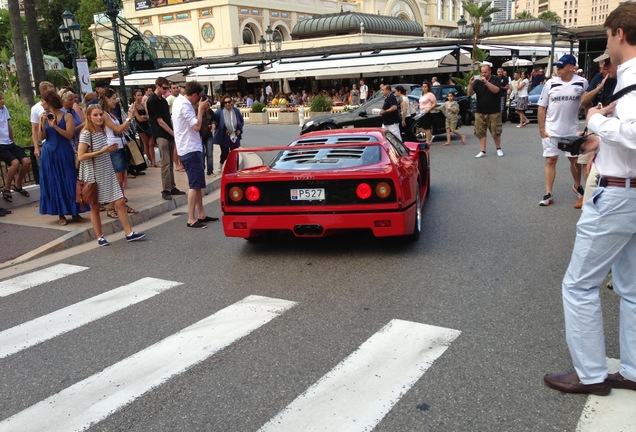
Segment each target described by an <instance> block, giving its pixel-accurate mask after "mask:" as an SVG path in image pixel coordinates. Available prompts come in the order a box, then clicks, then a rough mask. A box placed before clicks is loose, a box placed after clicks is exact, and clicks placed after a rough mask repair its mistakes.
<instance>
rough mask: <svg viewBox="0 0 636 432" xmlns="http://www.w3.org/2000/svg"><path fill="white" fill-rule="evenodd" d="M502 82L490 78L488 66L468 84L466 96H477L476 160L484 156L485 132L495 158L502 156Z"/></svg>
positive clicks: (482, 68)
mask: <svg viewBox="0 0 636 432" xmlns="http://www.w3.org/2000/svg"><path fill="white" fill-rule="evenodd" d="M501 83H502V80H501V79H499V78H498V77H496V76H492V69H491V68H490V66H489V65H483V66H482V67H481V75H479V76H478V77H476V76H473V77H471V78H470V82H469V83H468V96H472V95H474V94H476V95H477V112H476V113H475V136H476V137H477V138H479V145H480V147H481V151H480V152H479V153H477V155H476V156H475V157H476V158H482V157H485V156H486V131H488V130H489V131H490V135H492V139H493V141H495V148H496V149H497V156H499V157H501V156H503V155H504V152H503V150H502V149H501V101H500V95H499V92H500V91H504V90H502V89H501Z"/></svg>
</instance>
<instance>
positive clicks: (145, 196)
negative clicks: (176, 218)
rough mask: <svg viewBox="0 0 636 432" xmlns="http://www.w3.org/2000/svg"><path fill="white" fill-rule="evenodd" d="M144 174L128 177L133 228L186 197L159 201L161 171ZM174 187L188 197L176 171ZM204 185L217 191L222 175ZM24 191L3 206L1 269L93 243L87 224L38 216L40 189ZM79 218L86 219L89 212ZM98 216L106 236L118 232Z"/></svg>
mask: <svg viewBox="0 0 636 432" xmlns="http://www.w3.org/2000/svg"><path fill="white" fill-rule="evenodd" d="M217 154H218V152H216V151H215V159H217V160H218V155H217ZM217 164H218V162H217ZM215 166H216V164H215ZM144 172H145V173H146V175H142V176H137V177H135V178H130V177H129V179H128V186H127V188H126V192H125V193H126V197H127V198H128V205H130V206H131V207H133V208H135V209H136V210H137V211H139V213H137V214H130V215H129V216H130V220H131V222H132V224H133V228H134V226H135V225H139V224H141V223H142V222H146V221H148V220H150V219H152V218H155V217H157V216H159V215H162V214H165V213H168V212H170V211H173V210H174V209H176V208H178V207H181V206H185V205H186V204H187V195H178V196H173V197H172V199H171V200H164V199H163V198H162V197H161V189H162V188H161V169H160V168H148V169H146V170H145V171H144ZM175 183H176V184H177V188H178V189H180V190H182V191H184V192H186V193H187V191H188V178H187V176H186V173H185V172H177V171H175ZM206 184H207V187H206V190H205V192H204V195H207V194H209V193H210V192H212V191H213V190H215V189H218V188H219V187H220V185H221V175H220V174H218V173H217V172H216V171H215V173H214V175H212V176H206ZM25 189H26V190H28V191H29V193H30V194H31V197H30V198H24V197H22V196H21V195H20V194H18V193H15V192H14V193H13V203H12V206H11V207H9V206H8V205H5V204H8V203H6V202H3V203H2V206H3V207H5V208H7V209H10V210H11V212H12V213H11V214H9V215H6V216H5V217H3V218H0V245H1V246H0V268H2V267H5V266H7V265H11V264H16V263H18V262H24V261H27V260H30V259H33V258H37V257H40V256H43V255H46V254H49V253H51V252H57V251H60V250H64V249H67V248H69V247H73V246H77V245H80V244H83V243H86V242H88V241H92V240H95V233H94V231H93V228H92V225H91V223H90V221H89V222H86V223H77V222H71V218H70V217H68V216H67V220H69V223H68V225H66V226H63V227H62V226H59V225H58V217H57V216H50V215H41V214H40V213H39V186H30V187H28V188H25ZM82 215H83V216H84V217H85V218H86V219H89V217H90V212H86V213H82ZM101 216H102V225H103V231H104V234H105V235H109V234H112V233H115V232H118V231H121V225H120V223H119V220H118V219H111V218H109V217H108V216H106V212H102V213H101Z"/></svg>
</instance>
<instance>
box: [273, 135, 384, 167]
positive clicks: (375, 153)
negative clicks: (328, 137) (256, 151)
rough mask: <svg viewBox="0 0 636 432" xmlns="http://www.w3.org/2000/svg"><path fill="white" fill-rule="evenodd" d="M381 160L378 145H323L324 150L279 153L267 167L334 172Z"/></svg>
mask: <svg viewBox="0 0 636 432" xmlns="http://www.w3.org/2000/svg"><path fill="white" fill-rule="evenodd" d="M358 142H359V141H358ZM298 147H301V148H298ZM381 160H382V147H381V146H378V145H372V146H364V145H361V146H356V145H352V146H351V147H329V145H325V148H324V149H315V148H314V149H305V150H303V149H302V145H301V146H297V148H294V149H292V150H285V151H282V152H280V153H279V154H278V155H277V156H276V158H274V160H273V161H272V162H271V163H270V165H269V166H270V168H272V169H279V170H299V171H315V170H334V169H341V168H354V167H360V166H365V165H372V164H376V163H378V162H380V161H381Z"/></svg>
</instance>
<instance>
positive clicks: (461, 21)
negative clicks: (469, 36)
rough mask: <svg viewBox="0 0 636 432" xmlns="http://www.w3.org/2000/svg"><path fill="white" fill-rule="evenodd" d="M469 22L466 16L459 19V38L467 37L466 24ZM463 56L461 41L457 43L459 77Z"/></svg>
mask: <svg viewBox="0 0 636 432" xmlns="http://www.w3.org/2000/svg"><path fill="white" fill-rule="evenodd" d="M467 23H468V22H467V21H466V18H464V15H462V16H460V17H459V21H457V35H458V36H459V39H463V38H464V36H466V24H467ZM461 54H462V46H461V44H460V41H459V40H458V41H457V76H459V72H460V71H459V67H460V58H461Z"/></svg>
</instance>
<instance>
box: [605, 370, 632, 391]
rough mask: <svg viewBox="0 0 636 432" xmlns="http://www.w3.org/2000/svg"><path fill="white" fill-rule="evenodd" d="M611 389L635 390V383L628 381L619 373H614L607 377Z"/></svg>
mask: <svg viewBox="0 0 636 432" xmlns="http://www.w3.org/2000/svg"><path fill="white" fill-rule="evenodd" d="M607 379H608V380H609V383H610V385H611V386H612V388H616V389H627V390H636V382H634V381H632V380H628V379H627V378H625V377H624V376H623V375H621V373H620V372H616V373H615V374H611V375H610V376H608V377H607Z"/></svg>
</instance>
